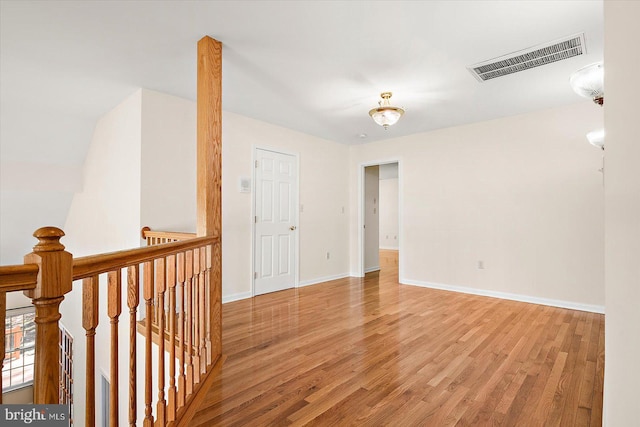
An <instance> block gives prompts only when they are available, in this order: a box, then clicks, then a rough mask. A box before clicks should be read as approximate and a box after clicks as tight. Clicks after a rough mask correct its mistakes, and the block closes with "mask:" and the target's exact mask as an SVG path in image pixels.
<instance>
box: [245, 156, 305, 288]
mask: <svg viewBox="0 0 640 427" xmlns="http://www.w3.org/2000/svg"><path fill="white" fill-rule="evenodd" d="M255 166H256V169H255V183H256V185H255V193H254V197H255V212H256V217H255V233H254V239H255V240H254V248H255V249H254V263H255V265H254V271H255V274H254V293H255V294H256V295H260V294H265V293H268V292H275V291H280V290H282V289H288V288H292V287H294V286H295V277H296V276H295V272H296V268H297V266H296V259H297V257H296V253H295V251H296V237H297V235H298V231H297V223H296V213H297V206H298V200H297V199H298V197H297V196H298V191H297V188H298V176H297V174H298V165H297V159H296V157H295V156H292V155H289V154H282V153H276V152H273V151H267V150H260V149H257V150H256V165H255Z"/></svg>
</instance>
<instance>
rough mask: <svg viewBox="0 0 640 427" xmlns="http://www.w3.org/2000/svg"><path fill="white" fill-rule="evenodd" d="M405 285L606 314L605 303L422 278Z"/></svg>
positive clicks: (408, 281)
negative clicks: (489, 288)
mask: <svg viewBox="0 0 640 427" xmlns="http://www.w3.org/2000/svg"><path fill="white" fill-rule="evenodd" d="M400 283H402V284H403V285H412V286H420V287H423V288H431V289H440V290H443V291H452V292H460V293H463V294H472V295H480V296H485V297H492V298H500V299H507V300H511V301H520V302H527V303H531V304H540V305H549V306H551V307H559V308H568V309H571V310H579V311H588V312H591V313H600V314H604V306H603V305H593V304H583V303H579V302H573V301H563V300H555V299H548V298H540V297H533V296H529V295H521V294H510V293H507V292H499V291H491V290H488V289H475V288H467V287H465V286H455V285H445V284H442V283H432V282H423V281H421V280H413V279H404V280H402V281H401V282H400Z"/></svg>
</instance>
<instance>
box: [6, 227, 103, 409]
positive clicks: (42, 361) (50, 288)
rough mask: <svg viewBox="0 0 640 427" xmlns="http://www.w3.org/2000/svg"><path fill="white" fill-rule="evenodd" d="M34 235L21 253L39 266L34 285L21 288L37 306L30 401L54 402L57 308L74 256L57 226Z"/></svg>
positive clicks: (68, 281) (57, 362)
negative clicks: (33, 240)
mask: <svg viewBox="0 0 640 427" xmlns="http://www.w3.org/2000/svg"><path fill="white" fill-rule="evenodd" d="M33 235H34V237H36V238H37V239H38V244H37V245H35V246H34V247H33V252H32V253H30V254H28V255H26V256H25V257H24V263H25V264H38V267H39V270H40V271H39V272H38V283H37V285H36V288H35V289H31V290H28V291H24V294H25V295H26V296H27V297H29V298H31V300H32V303H33V305H34V306H35V309H36V316H35V324H36V338H35V341H36V342H35V348H36V352H35V357H34V361H33V363H34V376H33V402H34V403H36V404H56V403H58V401H59V398H60V351H59V345H60V343H59V341H58V340H59V339H60V335H59V333H60V332H59V330H60V326H59V325H58V321H59V320H60V310H59V308H60V303H61V302H62V300H63V299H64V294H66V293H68V292H71V286H72V280H71V277H72V268H73V267H72V266H73V257H72V255H71V254H70V253H69V252H66V251H65V250H64V246H63V245H62V244H61V243H60V238H61V237H62V236H64V232H63V231H62V230H60V229H59V228H55V227H43V228H39V229H38V230H36V231H35V232H34V233H33ZM96 322H97V319H96ZM3 327H4V326H3Z"/></svg>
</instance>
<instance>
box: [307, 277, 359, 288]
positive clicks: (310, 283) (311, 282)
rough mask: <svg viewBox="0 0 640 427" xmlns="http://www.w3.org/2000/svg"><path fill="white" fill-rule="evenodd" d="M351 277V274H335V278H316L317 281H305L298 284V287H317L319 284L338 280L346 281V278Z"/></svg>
mask: <svg viewBox="0 0 640 427" xmlns="http://www.w3.org/2000/svg"><path fill="white" fill-rule="evenodd" d="M350 276H351V275H350V274H349V273H342V274H334V275H333V276H325V277H316V278H315V279H310V280H303V281H302V282H300V283H298V287H299V288H301V287H303V286H311V285H317V284H319V283H324V282H330V281H332V280H338V279H344V278H345V277H350Z"/></svg>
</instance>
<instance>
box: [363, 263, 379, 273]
mask: <svg viewBox="0 0 640 427" xmlns="http://www.w3.org/2000/svg"><path fill="white" fill-rule="evenodd" d="M372 271H380V266H379V265H375V266H373V267H369V268H365V269H364V273H365V274H367V273H371V272H372Z"/></svg>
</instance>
